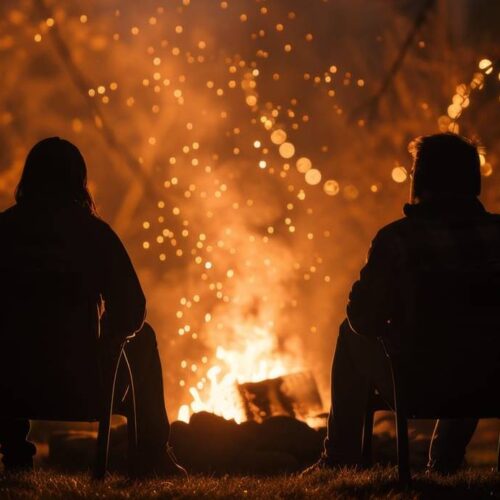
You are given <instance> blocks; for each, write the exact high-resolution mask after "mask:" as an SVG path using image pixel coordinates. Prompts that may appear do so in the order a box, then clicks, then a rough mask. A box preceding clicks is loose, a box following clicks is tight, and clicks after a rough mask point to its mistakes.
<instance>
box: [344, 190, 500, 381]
mask: <svg viewBox="0 0 500 500" xmlns="http://www.w3.org/2000/svg"><path fill="white" fill-rule="evenodd" d="M405 215H406V216H405V217H404V218H403V219H400V220H397V221H395V222H393V223H392V224H389V225H388V226H386V227H384V228H382V229H381V230H380V231H379V232H378V234H377V235H376V237H375V239H374V240H373V242H372V245H371V249H370V252H369V255H368V259H367V262H366V265H365V266H364V267H363V269H362V270H361V273H360V278H359V280H358V281H356V282H355V283H354V285H353V287H352V290H351V293H350V295H349V302H348V306H347V316H348V320H349V323H350V325H351V327H352V329H353V330H354V331H355V332H357V333H358V334H360V335H364V336H368V337H372V338H375V337H382V338H384V339H385V340H386V343H387V344H388V346H389V347H390V349H392V350H393V351H394V352H396V353H399V355H400V359H401V360H402V361H403V363H404V364H406V366H405V369H406V370H408V372H411V378H412V379H413V380H414V382H415V384H417V382H418V381H423V380H425V378H426V377H427V376H428V377H430V379H432V380H433V382H432V383H434V381H435V380H436V378H441V379H442V380H443V381H444V379H445V378H446V374H451V376H452V379H454V380H455V382H456V383H457V384H458V385H462V386H466V385H467V384H469V382H470V384H469V385H470V387H472V386H473V384H472V382H471V380H472V379H474V378H475V379H477V378H482V379H484V380H485V381H486V380H488V379H489V380H491V377H497V376H499V375H500V334H499V332H500V216H499V215H495V214H490V213H488V212H486V210H485V209H484V207H483V206H482V204H481V203H480V202H479V201H478V200H477V199H471V200H461V201H454V202H453V203H450V202H449V201H448V202H438V201H434V202H427V203H422V204H419V205H406V206H405ZM452 379H450V380H448V381H447V382H446V383H453V380H452ZM471 390H472V389H471Z"/></svg>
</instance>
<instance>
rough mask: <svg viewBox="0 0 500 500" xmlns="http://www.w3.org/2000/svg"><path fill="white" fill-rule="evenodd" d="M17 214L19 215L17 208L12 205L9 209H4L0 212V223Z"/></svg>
mask: <svg viewBox="0 0 500 500" xmlns="http://www.w3.org/2000/svg"><path fill="white" fill-rule="evenodd" d="M18 213H19V206H18V205H12V206H11V207H9V208H6V209H5V210H3V211H0V221H2V222H5V221H9V220H11V219H12V218H15V217H16V216H17V214H18Z"/></svg>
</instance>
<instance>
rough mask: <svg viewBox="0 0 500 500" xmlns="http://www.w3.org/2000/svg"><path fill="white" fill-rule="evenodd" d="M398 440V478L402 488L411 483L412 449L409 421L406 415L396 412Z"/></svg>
mask: <svg viewBox="0 0 500 500" xmlns="http://www.w3.org/2000/svg"><path fill="white" fill-rule="evenodd" d="M396 439H397V447H398V476H399V482H400V484H401V485H402V486H407V485H409V484H410V482H411V473H410V448H409V445H408V421H407V419H406V415H404V414H403V413H402V412H401V411H396Z"/></svg>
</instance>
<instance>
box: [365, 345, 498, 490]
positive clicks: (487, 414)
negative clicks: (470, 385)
mask: <svg viewBox="0 0 500 500" xmlns="http://www.w3.org/2000/svg"><path fill="white" fill-rule="evenodd" d="M381 342H382V344H383V345H384V349H385V352H386V355H387V357H388V359H389V362H390V365H391V371H392V383H393V393H394V403H393V404H390V403H388V402H386V401H385V400H383V399H382V397H381V396H380V394H379V393H378V391H376V390H374V391H373V393H372V394H371V399H370V401H369V404H368V407H367V409H366V413H365V419H364V428H363V441H362V465H363V467H365V468H368V467H370V466H371V465H372V436H373V416H374V413H375V412H376V411H378V410H388V411H393V412H394V413H395V423H396V441H397V462H398V478H399V482H400V483H401V484H402V485H403V486H406V485H408V484H409V483H410V482H411V471H410V455H409V454H410V450H409V440H408V419H438V418H470V417H475V418H500V402H499V401H497V400H495V396H494V395H493V396H492V397H491V401H490V402H485V405H484V406H483V405H481V409H480V410H479V411H478V412H474V409H473V408H470V407H467V406H465V407H464V408H463V412H460V411H457V409H456V408H452V409H450V411H449V412H446V411H443V410H441V411H439V412H436V411H435V410H434V409H432V408H428V407H425V406H423V405H421V404H420V405H419V408H415V406H411V401H409V400H408V399H409V398H408V396H407V394H408V391H407V389H406V386H405V380H404V375H403V370H402V369H401V364H400V363H399V360H398V359H397V356H396V355H390V354H389V353H388V350H387V348H386V345H385V344H384V342H383V341H381ZM485 408H486V409H485ZM497 454H498V457H497V472H500V436H499V441H498V450H497Z"/></svg>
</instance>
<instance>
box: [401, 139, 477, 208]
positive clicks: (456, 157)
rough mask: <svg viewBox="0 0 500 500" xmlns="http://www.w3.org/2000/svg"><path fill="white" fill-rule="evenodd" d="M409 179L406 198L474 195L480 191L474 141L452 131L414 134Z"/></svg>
mask: <svg viewBox="0 0 500 500" xmlns="http://www.w3.org/2000/svg"><path fill="white" fill-rule="evenodd" d="M409 149H410V153H411V154H412V156H413V171H412V174H413V180H412V185H411V194H410V201H411V202H412V203H417V202H419V201H422V200H425V199H429V198H432V199H436V198H475V197H477V196H479V194H480V192H481V172H480V161H479V152H478V148H477V145H476V144H474V143H473V142H472V141H470V140H469V139H466V138H465V137H461V136H459V135H456V134H451V133H446V134H435V135H427V136H423V137H418V138H417V139H415V140H414V141H412V142H411V143H410V147H409Z"/></svg>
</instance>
